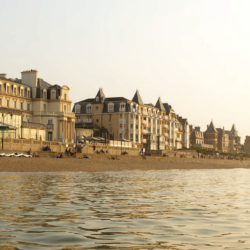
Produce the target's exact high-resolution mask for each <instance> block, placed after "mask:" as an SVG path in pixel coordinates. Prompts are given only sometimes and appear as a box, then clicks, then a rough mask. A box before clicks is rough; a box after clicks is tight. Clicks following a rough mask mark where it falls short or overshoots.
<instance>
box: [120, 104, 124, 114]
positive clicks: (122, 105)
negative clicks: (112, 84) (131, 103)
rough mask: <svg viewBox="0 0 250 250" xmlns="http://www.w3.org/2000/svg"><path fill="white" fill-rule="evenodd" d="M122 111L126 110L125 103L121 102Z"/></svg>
mask: <svg viewBox="0 0 250 250" xmlns="http://www.w3.org/2000/svg"><path fill="white" fill-rule="evenodd" d="M119 111H120V112H124V111H125V103H121V104H120V109H119Z"/></svg>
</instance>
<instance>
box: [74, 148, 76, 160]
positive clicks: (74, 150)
mask: <svg viewBox="0 0 250 250" xmlns="http://www.w3.org/2000/svg"><path fill="white" fill-rule="evenodd" d="M74 158H76V148H75V149H74Z"/></svg>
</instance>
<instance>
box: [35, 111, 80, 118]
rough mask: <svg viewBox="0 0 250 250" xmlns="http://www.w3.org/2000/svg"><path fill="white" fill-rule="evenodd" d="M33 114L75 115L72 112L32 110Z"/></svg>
mask: <svg viewBox="0 0 250 250" xmlns="http://www.w3.org/2000/svg"><path fill="white" fill-rule="evenodd" d="M33 115H44V116H46V115H49V116H69V117H75V113H73V112H57V111H37V112H33Z"/></svg>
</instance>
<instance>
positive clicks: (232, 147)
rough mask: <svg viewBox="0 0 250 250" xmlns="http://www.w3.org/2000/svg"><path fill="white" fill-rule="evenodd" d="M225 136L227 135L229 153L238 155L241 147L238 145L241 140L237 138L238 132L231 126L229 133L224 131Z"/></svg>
mask: <svg viewBox="0 0 250 250" xmlns="http://www.w3.org/2000/svg"><path fill="white" fill-rule="evenodd" d="M226 134H228V135H229V152H231V153H239V152H240V151H241V150H242V146H241V144H240V139H241V138H240V136H238V131H237V129H236V126H235V124H233V126H232V129H231V130H230V131H226Z"/></svg>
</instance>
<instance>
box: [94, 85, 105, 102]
mask: <svg viewBox="0 0 250 250" xmlns="http://www.w3.org/2000/svg"><path fill="white" fill-rule="evenodd" d="M97 96H98V97H99V101H96V97H97ZM96 97H95V99H94V100H95V101H94V102H97V103H100V102H104V101H105V95H104V92H103V90H102V88H99V91H98V92H97V94H96Z"/></svg>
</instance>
